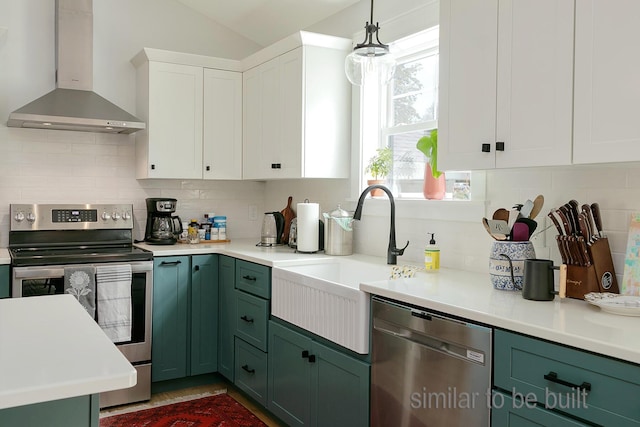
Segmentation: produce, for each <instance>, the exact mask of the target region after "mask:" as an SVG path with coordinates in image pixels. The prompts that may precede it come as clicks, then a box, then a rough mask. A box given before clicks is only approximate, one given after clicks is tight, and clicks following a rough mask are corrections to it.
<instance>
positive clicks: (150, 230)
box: [144, 198, 182, 245]
mask: <svg viewBox="0 0 640 427" xmlns="http://www.w3.org/2000/svg"><path fill="white" fill-rule="evenodd" d="M177 203H178V201H177V200H176V199H166V198H162V199H160V198H150V199H147V228H146V232H145V235H144V240H145V241H146V242H147V243H149V244H150V245H173V244H174V243H176V242H177V241H178V237H179V236H180V233H182V221H181V220H180V217H179V216H177V215H175V216H174V215H173V213H174V212H175V211H176V205H177Z"/></svg>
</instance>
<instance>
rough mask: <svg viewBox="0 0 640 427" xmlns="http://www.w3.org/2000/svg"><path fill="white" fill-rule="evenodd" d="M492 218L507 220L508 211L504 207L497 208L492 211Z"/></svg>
mask: <svg viewBox="0 0 640 427" xmlns="http://www.w3.org/2000/svg"><path fill="white" fill-rule="evenodd" d="M493 219H497V220H503V221H507V222H508V221H509V211H508V210H506V209H505V208H500V209H497V210H496V211H495V212H494V213H493Z"/></svg>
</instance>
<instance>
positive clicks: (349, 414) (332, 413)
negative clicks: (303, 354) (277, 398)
mask: <svg viewBox="0 0 640 427" xmlns="http://www.w3.org/2000/svg"><path fill="white" fill-rule="evenodd" d="M312 354H313V355H315V356H316V361H315V369H314V370H313V371H312V384H314V387H313V389H312V397H311V398H312V402H313V403H312V405H311V407H312V408H313V410H314V411H313V412H314V413H312V418H313V419H315V420H316V425H317V426H334V427H339V426H344V427H355V426H362V427H367V426H368V425H369V384H370V371H371V369H370V365H369V364H368V363H365V362H362V361H360V360H357V359H354V358H352V357H349V356H347V355H345V354H342V353H340V352H338V351H336V350H333V349H331V348H329V347H326V346H324V345H322V344H320V343H317V342H314V343H313V346H312Z"/></svg>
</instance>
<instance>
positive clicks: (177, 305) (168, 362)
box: [151, 256, 190, 381]
mask: <svg viewBox="0 0 640 427" xmlns="http://www.w3.org/2000/svg"><path fill="white" fill-rule="evenodd" d="M189 261H190V259H189V257H188V256H178V257H160V258H155V259H154V261H153V308H152V313H153V316H152V337H151V340H152V342H151V358H152V361H153V364H152V368H151V380H152V381H164V380H170V379H175V378H182V377H184V376H186V374H187V333H186V331H187V326H188V324H187V315H188V303H189V300H188V296H189V278H190V277H189V273H190V271H189Z"/></svg>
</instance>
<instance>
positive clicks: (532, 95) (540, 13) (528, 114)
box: [496, 0, 574, 168]
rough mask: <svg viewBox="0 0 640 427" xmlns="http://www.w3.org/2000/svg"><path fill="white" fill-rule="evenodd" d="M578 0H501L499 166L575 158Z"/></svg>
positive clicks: (546, 163)
mask: <svg viewBox="0 0 640 427" xmlns="http://www.w3.org/2000/svg"><path fill="white" fill-rule="evenodd" d="M573 21H574V0H501V1H500V9H499V15H498V23H499V24H498V79H497V82H498V87H497V89H498V92H497V93H498V98H497V99H498V102H497V108H498V109H497V116H496V117H497V122H496V123H497V126H496V141H501V142H504V151H498V152H496V167H499V168H510V167H520V166H551V165H568V164H571V136H572V135H571V134H572V109H573V29H574V25H573V24H574V22H573Z"/></svg>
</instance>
